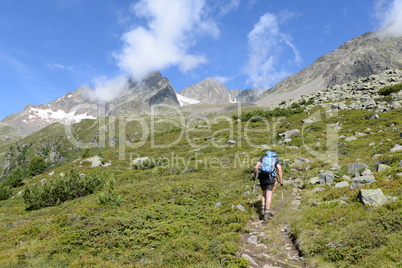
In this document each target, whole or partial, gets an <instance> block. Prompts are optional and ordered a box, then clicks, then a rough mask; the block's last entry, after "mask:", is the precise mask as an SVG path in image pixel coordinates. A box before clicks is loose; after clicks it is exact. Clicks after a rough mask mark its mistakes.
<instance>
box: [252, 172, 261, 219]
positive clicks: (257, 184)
mask: <svg viewBox="0 0 402 268" xmlns="http://www.w3.org/2000/svg"><path fill="white" fill-rule="evenodd" d="M257 178H258V174H257ZM259 185H260V184H259V183H255V179H254V180H253V206H252V207H253V210H252V211H251V219H254V193H255V187H256V186H259Z"/></svg>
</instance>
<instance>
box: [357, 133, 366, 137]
mask: <svg viewBox="0 0 402 268" xmlns="http://www.w3.org/2000/svg"><path fill="white" fill-rule="evenodd" d="M366 135H367V133H363V132H355V136H356V137H363V136H366Z"/></svg>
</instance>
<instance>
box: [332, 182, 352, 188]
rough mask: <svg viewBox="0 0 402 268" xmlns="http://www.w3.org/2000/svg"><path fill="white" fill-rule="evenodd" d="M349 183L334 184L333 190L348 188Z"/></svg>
mask: <svg viewBox="0 0 402 268" xmlns="http://www.w3.org/2000/svg"><path fill="white" fill-rule="evenodd" d="M348 186H349V183H348V182H347V181H341V182H338V183H337V184H335V188H343V187H348Z"/></svg>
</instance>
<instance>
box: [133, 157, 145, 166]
mask: <svg viewBox="0 0 402 268" xmlns="http://www.w3.org/2000/svg"><path fill="white" fill-rule="evenodd" d="M148 160H149V157H138V158H136V159H134V160H133V165H142V164H143V163H144V162H145V161H148Z"/></svg>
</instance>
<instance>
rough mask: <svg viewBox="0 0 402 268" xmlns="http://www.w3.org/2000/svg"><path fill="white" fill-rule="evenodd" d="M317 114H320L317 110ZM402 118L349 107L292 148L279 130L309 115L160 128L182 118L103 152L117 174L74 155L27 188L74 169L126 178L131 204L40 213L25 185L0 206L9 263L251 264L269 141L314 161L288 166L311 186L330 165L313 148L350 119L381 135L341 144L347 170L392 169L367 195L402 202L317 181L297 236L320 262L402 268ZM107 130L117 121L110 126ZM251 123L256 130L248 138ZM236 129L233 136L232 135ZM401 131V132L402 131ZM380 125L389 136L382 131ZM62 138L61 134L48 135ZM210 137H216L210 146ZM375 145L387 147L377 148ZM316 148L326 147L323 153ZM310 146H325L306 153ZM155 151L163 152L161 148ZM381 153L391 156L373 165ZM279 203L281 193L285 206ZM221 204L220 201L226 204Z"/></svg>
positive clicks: (85, 131) (87, 134)
mask: <svg viewBox="0 0 402 268" xmlns="http://www.w3.org/2000/svg"><path fill="white" fill-rule="evenodd" d="M316 109H317V108H316ZM314 112H315V110H313V111H310V113H311V114H314ZM400 112H401V110H400V109H399V110H394V111H391V112H387V113H382V114H381V115H380V116H381V119H380V120H370V121H368V120H366V118H367V117H368V116H369V115H371V112H368V111H340V112H339V113H338V114H337V115H336V116H335V117H332V118H328V119H325V117H324V116H323V117H322V120H321V121H320V122H317V123H313V124H311V125H309V126H308V127H309V130H306V129H305V132H304V133H303V135H302V134H299V135H298V136H296V137H294V138H292V142H291V143H290V144H288V145H275V144H274V143H275V141H276V139H277V133H280V132H283V131H286V130H290V129H294V128H298V129H302V127H303V124H302V122H301V119H303V118H306V117H309V116H310V115H307V114H306V113H304V114H299V115H293V116H291V117H290V118H287V119H282V120H280V122H279V123H278V124H276V125H275V124H273V123H272V121H270V126H269V128H266V126H264V124H263V123H262V122H257V123H247V122H244V123H236V122H232V123H233V124H232V123H229V122H227V121H225V120H217V118H216V117H211V118H208V120H209V121H208V120H201V121H197V123H194V122H193V123H194V125H197V126H198V127H197V128H194V129H193V128H190V129H187V130H188V132H187V133H188V136H186V135H184V136H181V135H182V134H185V133H184V132H177V131H178V130H176V131H166V132H164V133H163V132H162V133H161V132H160V131H161V130H162V129H166V127H168V128H170V129H175V127H177V124H174V123H171V121H169V122H170V123H169V122H168V121H167V119H169V120H172V118H173V117H170V118H169V117H166V118H164V120H163V122H159V124H157V127H159V129H157V130H158V131H157V134H156V135H155V136H156V137H155V139H154V143H152V140H148V141H146V143H145V144H143V145H142V146H140V147H139V148H133V147H134V146H132V145H131V146H124V147H120V146H119V145H120V142H121V139H120V140H118V141H117V145H116V147H107V148H104V149H103V154H104V156H105V159H106V160H110V161H112V163H113V165H112V166H111V167H99V168H90V167H89V166H83V167H80V165H79V161H76V162H72V161H71V160H69V161H68V163H65V164H64V165H62V166H59V167H57V166H56V167H54V169H53V171H55V174H56V175H54V176H49V175H47V174H44V175H39V176H36V177H34V178H30V179H26V181H25V183H26V185H33V184H34V183H38V182H39V181H40V180H42V179H44V178H46V179H47V180H52V179H53V178H54V177H56V176H57V175H58V174H59V173H60V172H64V173H66V172H68V171H69V170H70V169H71V168H75V169H77V170H78V171H79V172H80V173H81V172H83V173H86V174H90V173H99V174H102V175H104V176H105V177H106V178H107V179H108V178H115V179H116V181H117V185H116V190H115V192H116V194H121V195H122V196H123V199H122V200H123V201H122V204H121V206H120V207H111V206H103V205H99V204H98V196H97V194H93V195H90V196H87V197H83V198H78V199H75V200H72V201H68V202H66V203H63V204H61V205H60V206H57V207H49V208H44V209H40V210H37V211H29V210H26V206H25V204H24V203H23V199H22V197H21V195H17V193H18V192H20V191H21V190H22V189H23V187H19V188H17V189H14V195H13V198H12V199H9V200H6V201H0V215H1V217H0V226H1V228H0V266H5V265H6V266H7V265H10V266H14V265H16V266H43V267H46V266H50V267H54V266H68V265H70V266H72V267H78V266H91V265H96V266H106V267H108V266H109V267H113V266H115V267H120V266H122V265H126V264H127V265H133V264H134V265H138V266H149V267H154V266H163V265H165V266H172V265H175V266H187V265H191V266H193V265H194V266H197V265H198V266H199V267H202V266H208V267H210V266H216V267H217V266H219V265H220V262H221V260H223V259H224V258H226V259H227V261H225V264H232V265H234V266H236V265H238V264H239V263H240V261H239V259H236V257H235V253H236V252H237V251H238V240H239V237H240V235H241V233H242V232H245V231H246V230H245V229H244V226H245V224H246V222H247V221H248V220H249V219H250V216H251V195H250V194H247V191H250V185H251V181H250V173H251V170H252V168H251V167H252V165H254V163H255V159H256V158H257V157H258V156H260V155H261V154H263V153H264V152H265V151H266V149H263V148H262V147H259V146H260V145H265V144H268V145H271V146H272V147H273V148H275V149H277V150H278V153H279V155H280V158H281V159H290V161H289V162H291V163H292V162H293V160H294V159H296V158H298V157H301V156H302V157H305V158H308V159H310V161H311V162H310V163H309V164H308V165H309V168H306V166H301V167H292V168H293V170H291V167H289V165H288V164H287V163H289V162H284V167H285V168H284V170H285V179H286V180H292V178H296V177H302V178H304V181H305V183H307V182H308V179H309V178H311V177H315V176H317V174H318V171H319V170H326V169H328V168H329V167H330V166H331V164H329V163H324V162H323V161H322V159H321V158H320V157H318V158H317V157H314V156H313V155H312V154H311V152H312V151H311V150H313V151H315V152H317V153H321V154H323V153H325V149H326V148H325V144H326V142H325V139H326V132H327V124H328V123H334V122H339V123H340V124H342V129H341V130H339V133H338V134H339V135H342V134H343V135H352V134H353V133H354V132H356V131H358V132H364V131H365V130H366V129H367V128H368V127H369V128H371V131H372V132H375V134H370V135H368V136H364V137H360V138H358V140H356V141H353V142H350V143H347V142H344V141H343V140H339V141H340V142H341V143H342V144H341V145H339V147H338V151H339V165H340V166H342V170H341V171H339V172H338V175H343V174H345V173H346V171H345V170H346V168H347V165H348V164H349V163H353V162H355V159H356V158H360V159H361V160H360V161H362V162H364V163H366V164H367V165H369V167H370V169H371V170H372V171H375V168H376V164H377V162H382V163H386V164H388V165H391V166H392V167H393V171H392V172H391V173H390V172H383V173H378V174H377V173H376V174H375V175H376V179H377V182H376V183H373V184H371V185H369V186H365V187H364V188H381V189H382V190H383V192H384V193H385V195H392V196H398V197H399V200H398V201H396V202H392V203H389V204H388V205H387V206H385V207H383V208H370V207H369V208H368V207H364V206H362V205H361V204H360V203H359V202H358V201H357V200H356V196H357V193H358V190H347V189H346V190H345V189H335V188H330V187H326V188H327V190H326V191H323V192H318V193H313V192H311V191H310V190H311V189H312V188H313V186H307V189H306V190H303V195H304V198H303V200H302V205H301V208H300V210H299V211H298V213H290V215H289V221H290V223H291V226H292V231H293V232H294V233H295V234H296V235H297V236H298V241H299V242H300V247H301V249H302V250H303V252H304V253H305V254H306V258H307V259H308V260H310V261H311V262H314V263H317V264H318V265H319V266H336V265H338V266H353V265H356V267H360V266H367V267H370V264H373V263H374V264H381V265H385V266H389V267H393V266H397V265H398V263H399V264H400V262H401V260H400V257H399V256H400V255H401V254H400V253H401V252H400V248H401V244H400V240H401V239H400V237H401V233H400V229H401V228H400V227H401V226H400V225H401V221H400V220H401V219H400V215H401V189H402V188H401V182H400V177H397V176H396V173H397V172H402V170H401V168H398V163H399V160H400V159H401V154H400V153H390V152H389V150H390V149H391V148H392V146H393V145H394V144H395V143H397V142H399V140H400V138H399V132H400V130H401V129H400V126H401V123H402V122H401V121H402V119H401V117H400V115H399V114H400ZM322 113H323V114H325V111H324V110H323V111H322ZM173 119H175V118H173ZM176 119H177V118H176ZM147 120H149V119H147ZM146 122H148V123H149V121H146ZM200 122H201V123H203V124H204V125H206V124H208V122H215V123H214V124H212V123H211V125H208V126H207V127H202V126H200V125H199V124H200ZM106 123H107V124H109V125H113V124H111V122H110V120H109V119H107V120H106ZM392 124H394V125H393V126H392ZM113 126H114V130H113V129H112V128H110V127H109V126H108V127H107V131H106V135H105V137H106V138H107V140H106V141H105V143H106V144H109V141H110V139H109V138H110V137H112V136H113V137H117V138H118V137H119V136H120V135H119V123H118V122H115V123H114V125H113ZM246 126H247V130H248V131H247V133H246V132H245V131H244V128H245V127H246ZM273 126H276V128H274V129H273ZM54 127H57V126H54ZM231 127H232V129H233V135H231V132H230V131H229V130H228V129H229V128H231ZM395 127H396V128H397V129H399V130H398V131H393V128H395ZM239 128H240V130H241V131H240V132H238V131H239ZM97 129H98V127H97V123H96V121H92V120H84V121H83V122H81V124H78V125H75V126H74V128H73V133H74V136H75V137H79V140H81V141H83V142H90V141H91V140H92V141H93V138H94V137H96V136H97V134H96V131H97ZM260 129H263V131H260ZM379 130H383V132H380V133H378V131H379ZM63 131H64V129H60V128H57V131H56V130H53V131H47V132H46V130H44V131H42V132H38V133H36V134H34V135H36V136H31V137H27V138H26V140H24V142H28V141H30V139H31V140H32V141H34V140H36V141H37V140H38V139H41V138H43V139H46V140H49V139H52V138H55V137H59V136H60V135H63V133H64V132H63ZM55 132H57V135H54V136H46V135H53V134H52V133H55ZM110 132H112V133H110ZM136 132H137V134H136ZM125 133H130V136H129V137H127V136H125V137H126V139H130V140H132V141H134V140H136V139H139V138H140V136H141V135H140V134H141V133H140V130H138V125H136V124H135V122H132V123H130V124H128V125H127V127H126V132H125ZM209 136H215V137H214V138H213V139H209V140H205V138H206V137H209ZM186 137H188V139H187V138H186ZM60 139H61V143H62V144H63V148H68V147H69V146H72V145H69V144H68V140H67V139H66V138H65V137H63V138H60ZM228 140H237V141H238V142H237V143H236V144H235V145H232V146H229V145H227V144H226V143H227V141H228ZM248 141H249V142H248ZM373 141H374V142H375V143H376V144H375V146H371V147H370V146H369V144H370V143H371V142H373ZM317 142H320V143H321V146H319V147H314V145H315V144H316V143H317ZM251 143H252V144H251ZM343 143H346V145H344V144H343ZM303 144H307V145H309V146H310V148H314V149H307V148H306V147H303ZM155 145H159V147H158V148H155V147H156V146H155ZM162 145H164V146H162ZM291 146H297V147H299V149H295V148H294V147H291ZM160 147H163V148H160ZM218 147H219V148H218ZM119 148H120V149H121V148H124V149H125V155H124V158H125V159H124V160H122V159H121V155H119V152H121V150H119ZM98 150H99V149H98V148H93V149H91V153H92V154H96V153H97V151H98ZM81 153H82V149H80V150H79V151H78V152H71V155H70V158H71V159H74V158H78V156H79V155H80V154H81ZM377 153H380V154H382V156H381V157H380V158H378V159H373V158H372V156H373V155H374V154H377ZM130 154H131V155H132V156H134V157H135V156H137V155H138V156H148V157H150V158H151V159H152V160H153V161H157V162H158V161H159V160H160V157H165V158H167V160H165V161H166V162H164V163H163V164H162V165H160V166H158V167H154V168H150V169H144V170H137V169H134V168H133V167H131V165H130V161H129V160H130ZM389 173H390V177H389V178H387V175H389ZM291 188H292V185H289V186H286V188H285V193H287V194H288V193H289V192H290V191H291ZM341 196H346V197H348V202H349V204H348V205H346V206H341V207H339V205H337V204H336V203H335V205H325V204H324V205H319V206H317V207H311V204H312V202H315V201H325V200H334V199H336V198H338V197H341ZM277 198H278V196H276V195H275V200H276V199H277ZM218 202H221V206H220V207H215V205H216V204H217V203H218ZM239 204H241V205H243V206H244V207H245V208H246V211H245V212H241V211H240V210H238V209H237V208H234V209H233V208H232V206H237V205H239ZM287 205H288V204H287ZM277 220H279V218H278V219H277ZM330 242H334V243H337V244H341V243H342V244H343V246H341V247H338V248H336V249H333V248H332V247H330V246H327V245H328V243H330Z"/></svg>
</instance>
